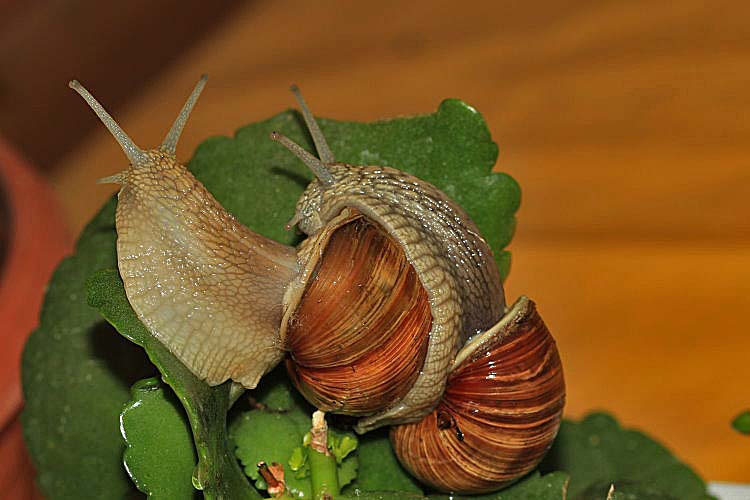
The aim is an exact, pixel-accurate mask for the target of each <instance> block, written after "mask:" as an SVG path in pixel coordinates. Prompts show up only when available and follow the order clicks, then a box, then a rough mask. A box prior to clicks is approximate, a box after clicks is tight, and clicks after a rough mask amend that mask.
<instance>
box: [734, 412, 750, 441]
mask: <svg viewBox="0 0 750 500" xmlns="http://www.w3.org/2000/svg"><path fill="white" fill-rule="evenodd" d="M732 427H734V430H736V431H737V432H739V433H741V434H748V435H750V410H745V411H743V412H742V413H740V414H739V415H737V416H736V417H735V418H734V420H732Z"/></svg>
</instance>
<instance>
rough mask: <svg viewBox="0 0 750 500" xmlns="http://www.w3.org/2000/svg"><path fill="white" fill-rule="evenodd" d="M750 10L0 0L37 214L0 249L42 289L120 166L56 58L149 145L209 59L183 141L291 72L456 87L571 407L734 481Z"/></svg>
mask: <svg viewBox="0 0 750 500" xmlns="http://www.w3.org/2000/svg"><path fill="white" fill-rule="evenodd" d="M748 19H750V3H748V2H743V1H715V2H704V1H694V0H683V1H681V2H679V3H672V2H651V1H632V0H610V1H578V2H567V1H554V0H544V1H540V2H497V1H487V2H464V3H461V4H448V3H440V2H432V1H424V0H415V1H412V2H408V3H404V2H395V1H390V2H389V1H383V2H377V5H375V3H373V4H365V3H361V2H347V1H342V0H328V1H320V2H314V3H313V2H309V3H308V2H294V1H289V0H277V1H274V2H271V1H250V2H237V1H230V0H219V1H214V2H200V1H198V0H182V1H179V2H178V1H174V0H165V1H161V2H149V1H145V0H135V1H130V2H127V3H122V4H115V3H103V2H94V1H92V0H68V1H52V0H48V1H42V0H32V1H26V2H19V1H14V0H4V1H0V137H1V138H2V139H4V141H3V142H2V143H0V148H1V149H0V151H5V152H4V153H3V156H0V160H3V161H4V162H5V163H10V162H15V163H17V164H22V163H23V161H24V160H23V159H25V161H26V167H24V168H23V170H24V172H27V173H26V174H23V175H29V176H32V177H33V179H31V180H29V184H30V185H33V186H35V187H34V189H35V190H36V191H33V193H35V194H33V195H23V196H15V197H14V195H12V194H10V195H8V191H9V190H10V188H9V187H8V186H10V184H11V183H10V182H9V181H8V180H7V179H3V181H4V183H5V185H4V189H5V192H6V195H7V196H6V202H7V203H6V204H10V203H11V202H10V201H8V200H11V201H12V200H14V199H15V200H16V201H18V203H17V204H16V205H15V206H12V207H10V208H7V207H6V208H7V210H5V212H0V214H1V213H6V214H7V213H10V214H21V213H26V214H27V215H28V214H32V213H33V214H35V215H34V216H33V217H31V219H30V221H29V222H24V223H19V222H18V221H17V220H16V222H15V223H10V222H8V221H11V220H14V219H12V218H6V219H0V221H3V222H0V224H1V225H2V227H0V235H1V236H2V238H3V239H4V241H5V244H4V246H3V247H2V248H4V249H5V255H6V257H5V259H4V262H5V268H6V269H7V268H8V267H10V266H11V264H13V265H16V266H18V265H21V264H18V263H17V262H16V261H14V260H13V259H14V258H15V257H13V256H14V255H15V256H18V255H21V254H23V255H26V256H27V258H26V264H25V265H27V266H29V267H34V268H36V269H37V273H38V274H40V275H42V277H41V278H39V279H38V280H36V281H35V282H34V283H33V284H30V285H29V286H31V285H33V287H32V288H33V289H30V290H28V291H27V292H24V293H25V295H23V296H24V297H26V298H28V300H26V301H25V302H29V308H31V309H33V308H34V307H38V301H39V299H40V298H41V293H42V287H43V283H44V282H45V281H46V279H47V277H48V275H49V272H50V270H51V269H52V266H53V264H54V262H56V261H57V259H58V258H59V256H60V255H62V254H64V253H66V252H68V251H69V248H70V246H69V245H70V241H72V237H73V235H75V234H77V233H78V231H79V230H80V229H81V228H82V226H83V225H84V224H85V223H86V221H87V220H88V219H89V218H90V217H91V216H92V215H93V214H94V213H95V212H96V211H97V210H98V208H99V207H100V205H101V204H102V203H103V202H104V201H105V200H106V199H107V198H108V197H109V196H111V195H112V193H113V189H114V188H113V187H112V186H103V185H97V184H95V180H96V179H97V178H99V177H102V176H104V175H108V174H112V173H114V172H117V171H119V170H121V169H123V168H124V167H125V166H126V163H125V162H126V160H125V157H124V155H123V154H122V152H121V150H120V149H119V147H118V146H117V145H116V143H115V142H114V140H112V138H111V137H110V136H109V135H108V134H107V132H106V131H105V129H104V127H102V126H101V125H100V123H99V122H98V121H97V119H96V118H95V116H94V115H93V113H91V111H90V110H89V109H88V108H87V107H86V106H85V105H84V103H83V102H82V101H81V99H80V97H78V96H77V95H75V94H74V93H73V92H72V91H71V90H69V89H68V88H67V82H68V80H69V79H71V78H77V79H79V80H80V81H81V82H82V83H83V84H84V85H86V86H87V87H88V88H89V89H90V90H91V91H92V92H93V93H94V94H95V95H96V96H97V97H98V98H99V99H100V101H101V102H102V103H103V104H104V106H105V107H107V108H108V109H109V110H110V111H111V112H112V114H113V115H114V116H115V118H116V119H117V120H118V121H119V123H120V124H121V125H122V126H123V128H124V129H125V130H126V131H127V132H128V133H129V134H130V136H131V137H132V138H133V139H134V140H135V142H136V143H138V144H140V145H142V146H144V147H150V146H153V145H156V144H158V143H159V142H160V141H161V139H162V137H163V135H164V133H165V132H166V130H168V128H169V126H170V125H171V122H172V120H173V118H174V117H175V116H176V113H177V111H178V110H179V108H180V106H181V105H182V103H183V101H184V99H185V97H186V96H187V94H188V93H189V92H190V90H191V89H192V87H193V85H194V83H195V81H196V80H197V78H198V77H199V75H200V74H202V73H208V74H209V75H210V80H209V85H208V87H207V89H206V91H205V92H204V94H203V96H202V97H201V100H200V101H199V103H198V105H197V107H196V109H195V111H194V113H193V115H192V118H191V120H190V122H189V126H188V127H187V129H186V131H185V134H184V136H183V138H182V140H181V142H180V147H179V149H178V156H179V157H180V158H182V159H184V160H188V159H189V158H190V156H191V152H192V151H193V149H194V148H195V147H196V145H197V144H198V143H199V142H200V141H201V140H202V139H204V138H206V137H208V136H211V135H217V134H224V135H231V134H232V133H233V131H234V130H235V129H237V128H238V127H239V126H241V125H243V124H246V123H249V122H253V121H258V120H261V119H265V118H267V117H269V116H271V115H273V114H275V113H277V112H279V111H282V110H284V109H286V108H288V107H291V106H293V104H294V101H293V98H292V96H291V94H290V93H289V92H288V86H289V84H290V83H292V82H296V83H298V84H300V86H301V87H302V89H303V91H304V93H305V96H306V98H307V100H308V102H309V103H310V105H311V106H312V109H313V110H314V111H315V113H316V114H319V115H321V116H325V117H330V118H336V119H340V120H361V121H371V120H376V119H379V118H386V117H393V116H397V115H409V114H415V113H429V112H432V111H434V110H435V109H436V108H437V106H438V104H439V103H440V101H441V100H442V99H444V98H446V97H458V98H461V99H463V100H465V101H467V102H468V103H470V104H472V105H473V106H475V107H476V108H477V109H478V110H479V111H480V112H481V113H482V114H483V115H484V117H485V119H486V120H487V123H488V125H489V128H490V130H491V132H492V134H493V137H494V139H495V141H496V142H497V143H498V144H499V146H500V157H499V160H498V163H497V166H496V168H497V169H498V170H502V171H505V172H508V173H510V174H511V175H512V176H513V177H515V178H516V179H517V180H518V181H519V183H520V184H521V187H522V189H523V203H522V207H521V210H520V211H519V213H518V230H517V233H516V237H515V239H514V241H513V243H512V246H511V250H512V252H513V266H512V271H511V277H510V279H509V281H508V283H507V289H508V295H509V297H510V298H512V299H514V298H515V297H516V296H517V295H519V294H521V293H524V294H528V295H529V296H531V297H532V298H533V299H535V300H536V301H537V303H538V304H539V306H540V310H541V312H542V314H543V315H544V317H545V318H546V320H547V323H548V324H549V325H550V328H551V330H552V331H553V333H554V334H555V336H556V338H557V341H558V345H559V348H560V351H561V355H562V356H563V361H564V363H565V369H566V379H567V384H568V404H567V409H566V412H567V415H568V416H570V417H580V416H583V415H584V414H586V413H587V412H589V411H591V410H594V409H606V410H608V411H611V412H612V413H613V414H614V415H616V416H617V417H618V418H619V419H620V420H621V421H622V423H623V424H624V425H626V426H631V427H638V428H640V429H643V430H644V431H646V432H648V433H650V434H652V435H654V436H656V437H658V438H659V439H660V440H661V441H662V442H664V443H665V444H666V445H667V446H668V447H669V448H670V449H671V450H673V451H674V452H675V453H676V454H677V455H678V456H679V457H680V458H681V459H683V460H684V461H686V462H687V463H689V464H690V465H692V466H694V467H695V468H696V469H697V470H698V471H699V472H700V473H701V474H702V475H703V476H704V477H706V478H707V479H709V480H724V481H739V482H750V439H748V438H747V437H745V436H741V435H740V434H738V433H737V432H735V431H733V430H732V429H731V427H730V421H731V420H732V418H733V417H734V416H735V415H736V414H737V413H739V412H740V411H741V410H743V409H745V408H747V407H750V359H749V358H750V332H749V331H748V326H747V324H748V320H747V316H748V314H747V312H748V311H750V245H749V244H750V155H749V154H748V153H749V152H750V150H749V149H748V143H749V140H750V113H749V110H750V91H749V90H748V89H749V88H750V66H748V61H750V36H749V35H750V33H749V30H750V26H749V25H748ZM10 151H15V153H11V152H10ZM3 172H4V175H6V176H7V175H8V174H7V171H6V170H3ZM21 175H22V174H18V173H15V174H13V176H14V178H16V179H18V178H19V176H21ZM44 184H46V186H44ZM49 188H51V190H52V191H51V192H50V191H49ZM33 200H37V201H39V200H47V201H48V203H50V204H54V203H56V204H57V205H56V207H57V208H55V205H44V206H32V205H34V201H33ZM47 201H45V203H47ZM8 217H10V216H8ZM31 227H34V228H35V231H36V233H35V235H34V236H33V237H31V236H29V237H28V238H30V239H29V241H34V242H35V243H34V244H33V245H31V246H28V248H27V250H26V251H25V252H24V251H21V250H19V246H18V244H17V243H14V235H17V234H18V233H20V232H22V228H31ZM29 248H30V249H35V248H36V249H38V248H44V249H45V250H46V251H47V256H46V257H45V259H46V260H45V262H49V264H48V265H47V264H45V265H44V266H40V265H39V262H40V261H39V260H37V259H36V258H35V257H33V255H31V253H30V252H32V250H29ZM7 276H8V271H7V270H4V271H3V279H4V280H5V283H6V285H7V282H8V278H7ZM13 283H17V281H14V282H13ZM6 285H4V286H3V288H2V289H0V291H2V293H3V295H2V296H1V297H0V299H1V300H2V301H3V302H5V301H6V300H8V299H7V297H10V296H11V295H13V296H18V295H19V294H18V290H16V289H15V288H14V287H10V286H6ZM8 314H11V315H12V314H13V313H12V312H11V313H8ZM27 316H28V317H29V318H31V319H30V320H28V319H27V320H24V321H25V322H24V321H20V320H19V321H17V322H16V323H10V324H11V325H20V326H12V327H11V328H16V330H18V331H23V333H22V334H23V335H25V334H26V333H27V332H28V330H29V329H30V328H31V326H33V324H34V321H35V320H34V318H35V311H34V314H31V315H30V316H29V315H27ZM18 317H20V316H17V318H18ZM17 318H16V319H17ZM29 321H30V323H29ZM6 324H8V323H6ZM9 335H10V332H9V331H7V332H6V334H5V336H6V337H7V336H9ZM18 345H20V344H18ZM14 349H15V351H14V350H12V349H11V350H10V351H8V352H9V353H10V354H9V356H11V358H12V356H17V351H18V350H19V349H20V347H16V348H14ZM13 353H16V354H13ZM8 362H9V363H14V362H15V363H16V364H15V365H13V366H17V361H13V360H12V359H11V361H8ZM11 392H13V391H11ZM13 394H14V396H12V397H14V398H18V392H17V391H15V392H13ZM9 397H10V396H9ZM8 401H10V400H8ZM14 401H15V400H14ZM18 401H19V402H20V399H18ZM12 413H13V412H12V411H11V410H9V413H8V415H12ZM0 416H2V415H0ZM0 423H1V424H3V425H5V421H3V422H0Z"/></svg>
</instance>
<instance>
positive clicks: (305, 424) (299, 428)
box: [229, 381, 358, 498]
mask: <svg viewBox="0 0 750 500" xmlns="http://www.w3.org/2000/svg"><path fill="white" fill-rule="evenodd" d="M278 383H279V384H280V385H286V384H285V383H284V382H281V381H279V382H278ZM283 391H284V389H279V390H278V391H274V394H277V395H278V394H280V393H281V392H283ZM256 401H257V399H256ZM307 409H308V408H307V405H306V404H305V405H304V406H292V407H290V408H288V409H287V410H285V411H281V412H279V411H273V410H267V409H253V410H250V411H247V412H244V413H242V414H241V415H240V416H239V417H238V418H236V419H235V420H234V421H233V422H232V425H231V426H230V428H229V433H230V437H231V440H232V442H234V444H235V446H236V448H235V454H236V455H237V458H238V459H239V460H240V462H241V463H242V465H243V467H244V470H245V474H247V476H248V477H250V478H251V479H253V480H254V481H255V486H256V488H259V489H266V484H265V481H263V479H262V478H261V476H260V474H259V473H258V467H257V464H258V463H259V462H261V461H262V462H266V463H267V464H271V463H274V462H276V463H278V464H282V465H284V479H285V481H286V483H287V487H288V488H289V490H290V491H291V493H292V494H293V495H294V496H299V497H305V498H307V497H310V495H311V492H312V483H311V482H310V474H309V460H308V456H307V454H308V450H309V448H308V447H306V446H304V447H303V446H302V442H303V439H304V437H305V435H307V434H308V430H309V428H310V414H311V412H308V413H307V414H305V413H304V412H305V411H307ZM329 436H330V438H329V443H332V444H333V443H335V445H334V446H336V447H338V449H340V450H342V452H346V455H348V456H345V457H344V458H343V459H342V460H341V462H339V467H338V469H337V473H338V477H339V485H340V486H342V487H343V486H345V485H347V484H349V483H351V482H352V481H353V480H354V478H355V477H356V476H357V468H358V460H357V456H356V455H352V454H351V453H350V452H351V451H353V450H354V448H356V441H357V440H356V438H355V437H354V435H353V434H351V433H348V432H341V431H337V430H335V429H333V428H329ZM352 446H354V448H353V447H352ZM337 458H338V457H337Z"/></svg>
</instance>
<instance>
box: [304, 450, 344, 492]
mask: <svg viewBox="0 0 750 500" xmlns="http://www.w3.org/2000/svg"><path fill="white" fill-rule="evenodd" d="M308 459H309V460H310V480H311V481H312V494H313V498H314V499H315V500H319V499H321V498H324V495H325V494H328V495H330V496H331V497H333V498H336V496H337V495H339V494H340V491H339V476H338V472H337V469H336V458H335V457H334V456H333V455H326V454H325V453H321V452H319V451H317V450H315V449H313V448H310V453H309V455H308Z"/></svg>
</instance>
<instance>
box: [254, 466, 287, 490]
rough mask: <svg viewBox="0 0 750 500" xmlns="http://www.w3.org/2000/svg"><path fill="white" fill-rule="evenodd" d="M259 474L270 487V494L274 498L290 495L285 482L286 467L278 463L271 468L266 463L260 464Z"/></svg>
mask: <svg viewBox="0 0 750 500" xmlns="http://www.w3.org/2000/svg"><path fill="white" fill-rule="evenodd" d="M258 473H259V474H260V475H261V477H262V478H263V480H264V481H265V482H266V485H268V488H267V491H268V494H269V495H271V496H272V497H274V498H280V497H282V496H285V495H288V494H289V490H288V489H287V487H286V482H285V481H284V466H283V465H281V464H278V463H276V462H273V463H271V465H270V466H269V465H268V464H266V463H265V462H258Z"/></svg>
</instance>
